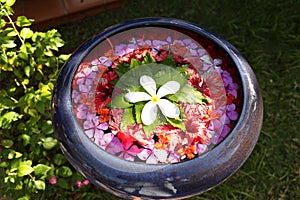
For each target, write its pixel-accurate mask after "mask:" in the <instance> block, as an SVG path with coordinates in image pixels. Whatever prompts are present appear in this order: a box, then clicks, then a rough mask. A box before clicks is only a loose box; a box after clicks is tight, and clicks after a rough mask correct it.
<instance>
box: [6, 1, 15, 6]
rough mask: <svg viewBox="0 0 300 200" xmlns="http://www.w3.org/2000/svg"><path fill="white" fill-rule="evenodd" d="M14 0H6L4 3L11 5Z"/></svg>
mask: <svg viewBox="0 0 300 200" xmlns="http://www.w3.org/2000/svg"><path fill="white" fill-rule="evenodd" d="M15 2H16V0H6V5H8V6H13V5H14V4H15Z"/></svg>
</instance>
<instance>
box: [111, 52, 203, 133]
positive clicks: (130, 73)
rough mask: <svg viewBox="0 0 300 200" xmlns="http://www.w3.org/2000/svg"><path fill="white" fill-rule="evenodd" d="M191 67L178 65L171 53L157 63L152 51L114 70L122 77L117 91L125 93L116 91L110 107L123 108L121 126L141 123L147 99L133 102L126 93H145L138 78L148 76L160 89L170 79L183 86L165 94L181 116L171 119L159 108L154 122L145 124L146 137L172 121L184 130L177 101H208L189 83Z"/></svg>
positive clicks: (181, 113) (192, 102) (182, 115)
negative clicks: (127, 99)
mask: <svg viewBox="0 0 300 200" xmlns="http://www.w3.org/2000/svg"><path fill="white" fill-rule="evenodd" d="M188 67H189V65H179V66H178V65H176V62H175V61H174V58H173V57H172V56H168V57H167V59H165V60H164V61H163V62H161V63H157V62H156V61H155V59H154V58H153V57H152V55H151V54H150V53H147V54H146V56H145V57H144V59H143V60H142V61H138V60H136V59H134V58H132V59H131V62H130V64H127V63H119V64H118V68H116V69H115V71H116V73H117V74H118V75H119V80H118V81H117V83H116V85H115V88H117V90H115V91H122V92H121V93H120V92H118V93H113V95H112V101H111V103H110V104H109V106H110V107H112V108H121V109H124V113H123V116H122V122H121V125H120V126H121V128H124V127H126V126H129V125H131V124H135V123H136V124H140V123H142V120H141V112H142V109H143V108H144V106H145V104H146V102H137V103H130V102H128V101H126V99H125V98H124V96H125V94H126V93H127V92H146V91H145V89H144V88H143V87H142V86H141V85H140V83H139V79H140V77H141V76H144V75H147V76H150V77H152V78H153V80H155V82H156V84H157V87H158V88H159V87H161V86H162V85H164V84H165V83H167V82H168V81H171V80H174V81H176V82H178V83H179V84H180V89H179V91H178V92H176V94H170V95H167V96H165V97H164V98H166V99H168V100H170V101H171V102H172V103H173V104H175V105H176V106H177V107H178V108H179V110H180V115H179V116H178V117H176V118H169V117H166V116H164V115H163V114H162V113H161V112H160V111H159V112H158V113H157V117H156V119H155V121H154V122H153V123H152V124H150V125H145V124H143V123H142V124H143V129H144V131H145V133H146V134H147V136H148V137H150V136H151V134H152V133H153V131H154V129H155V127H157V126H160V125H164V124H169V125H172V126H174V127H177V128H180V129H182V130H183V131H185V130H186V127H185V125H184V123H183V119H184V118H185V115H184V113H183V111H182V109H181V108H180V106H179V104H178V102H182V103H189V104H204V103H206V102H207V101H206V99H205V97H204V96H203V95H202V93H201V92H199V91H197V90H196V89H195V88H193V87H192V86H191V85H189V84H188V78H189V75H188V74H186V73H185V71H186V69H187V68H188Z"/></svg>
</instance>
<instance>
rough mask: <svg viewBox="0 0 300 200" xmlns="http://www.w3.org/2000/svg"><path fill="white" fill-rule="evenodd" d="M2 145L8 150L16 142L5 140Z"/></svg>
mask: <svg viewBox="0 0 300 200" xmlns="http://www.w3.org/2000/svg"><path fill="white" fill-rule="evenodd" d="M1 144H2V146H4V147H5V148H7V149H8V148H10V147H12V145H13V144H14V141H12V140H6V139H4V140H2V141H1Z"/></svg>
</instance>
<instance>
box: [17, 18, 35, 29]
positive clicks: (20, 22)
mask: <svg viewBox="0 0 300 200" xmlns="http://www.w3.org/2000/svg"><path fill="white" fill-rule="evenodd" d="M33 21H34V20H32V19H27V17H25V16H19V17H18V18H17V21H16V25H17V26H19V27H24V26H30V25H31V24H32V22H33Z"/></svg>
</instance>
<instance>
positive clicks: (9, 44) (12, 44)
mask: <svg viewBox="0 0 300 200" xmlns="http://www.w3.org/2000/svg"><path fill="white" fill-rule="evenodd" d="M1 45H2V46H3V47H6V48H14V47H16V46H17V45H16V44H15V42H14V41H13V40H4V41H3V43H2V44H1Z"/></svg>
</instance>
